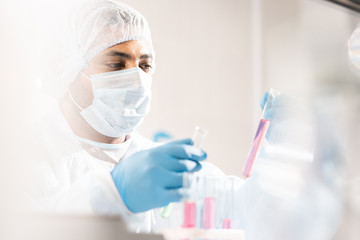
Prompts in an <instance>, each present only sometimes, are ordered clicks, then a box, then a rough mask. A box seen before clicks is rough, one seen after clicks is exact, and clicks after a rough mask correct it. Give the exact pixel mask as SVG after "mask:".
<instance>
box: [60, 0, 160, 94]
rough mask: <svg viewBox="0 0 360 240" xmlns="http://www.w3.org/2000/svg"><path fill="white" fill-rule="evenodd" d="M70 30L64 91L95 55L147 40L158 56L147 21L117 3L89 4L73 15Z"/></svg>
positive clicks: (102, 0) (94, 1)
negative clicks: (128, 43) (108, 49)
mask: <svg viewBox="0 0 360 240" xmlns="http://www.w3.org/2000/svg"><path fill="white" fill-rule="evenodd" d="M69 27H70V31H69V33H70V36H68V37H67V38H70V41H71V42H67V43H66V46H65V47H66V48H67V49H66V50H67V52H68V54H67V56H66V60H65V63H64V66H63V72H62V74H61V76H60V79H59V80H60V81H62V82H61V88H63V87H64V86H65V88H67V86H68V84H69V83H70V82H72V81H73V80H74V79H75V78H76V76H77V74H78V73H79V72H80V71H81V70H82V69H84V68H86V67H87V66H88V64H89V62H90V61H91V60H92V59H93V58H94V57H95V56H96V55H98V54H99V53H101V52H102V51H103V50H105V49H107V48H109V47H112V46H114V45H116V44H119V43H122V42H126V41H130V40H144V41H145V42H146V43H147V44H148V45H149V48H150V51H151V52H150V53H151V54H152V55H153V56H154V55H155V53H154V50H153V46H152V41H151V33H150V28H149V25H148V23H147V21H146V19H145V17H144V16H143V15H142V14H141V13H140V12H138V11H137V10H135V9H134V8H132V7H130V6H128V5H126V4H124V3H121V2H119V1H117V0H91V1H86V2H85V4H82V5H81V7H80V8H79V9H78V10H76V11H74V14H73V15H72V16H71V20H70V26H69ZM68 40H69V39H68ZM62 90H64V89H62Z"/></svg>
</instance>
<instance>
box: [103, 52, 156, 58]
mask: <svg viewBox="0 0 360 240" xmlns="http://www.w3.org/2000/svg"><path fill="white" fill-rule="evenodd" d="M106 56H110V57H114V56H118V57H122V58H126V59H131V58H132V57H131V55H130V54H128V53H124V52H119V51H110V52H108V53H106ZM149 58H150V59H152V58H153V56H152V55H151V54H143V55H141V56H140V59H149Z"/></svg>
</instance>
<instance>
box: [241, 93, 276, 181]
mask: <svg viewBox="0 0 360 240" xmlns="http://www.w3.org/2000/svg"><path fill="white" fill-rule="evenodd" d="M278 94H279V93H278V92H276V91H275V90H273V89H270V91H269V97H268V99H267V101H266V103H265V106H264V109H263V111H262V115H261V119H260V123H259V126H258V128H257V131H256V134H255V137H254V140H253V143H252V146H251V150H250V153H249V155H248V158H247V161H246V165H245V169H244V171H243V175H244V176H245V177H246V178H248V177H250V176H251V173H252V169H253V166H254V163H255V160H256V158H257V156H258V155H259V152H260V149H261V145H262V143H263V141H264V138H265V136H266V133H267V130H268V129H269V126H270V120H267V119H265V112H266V109H267V108H268V107H269V105H270V106H271V104H272V103H271V102H272V99H273V98H274V97H275V96H276V95H278Z"/></svg>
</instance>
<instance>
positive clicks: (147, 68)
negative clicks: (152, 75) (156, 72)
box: [140, 63, 152, 72]
mask: <svg viewBox="0 0 360 240" xmlns="http://www.w3.org/2000/svg"><path fill="white" fill-rule="evenodd" d="M140 68H141V69H142V70H143V71H144V72H150V71H151V69H152V66H151V65H150V64H148V63H143V64H140Z"/></svg>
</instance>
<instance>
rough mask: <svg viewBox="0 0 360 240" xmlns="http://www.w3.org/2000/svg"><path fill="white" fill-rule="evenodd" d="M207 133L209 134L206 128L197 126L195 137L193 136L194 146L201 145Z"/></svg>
mask: <svg viewBox="0 0 360 240" xmlns="http://www.w3.org/2000/svg"><path fill="white" fill-rule="evenodd" d="M207 134H208V131H207V130H206V129H204V128H200V127H199V126H196V127H195V131H194V134H193V137H192V140H193V143H194V146H195V147H200V145H201V143H202V142H203V141H204V139H205V137H206V135H207Z"/></svg>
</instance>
